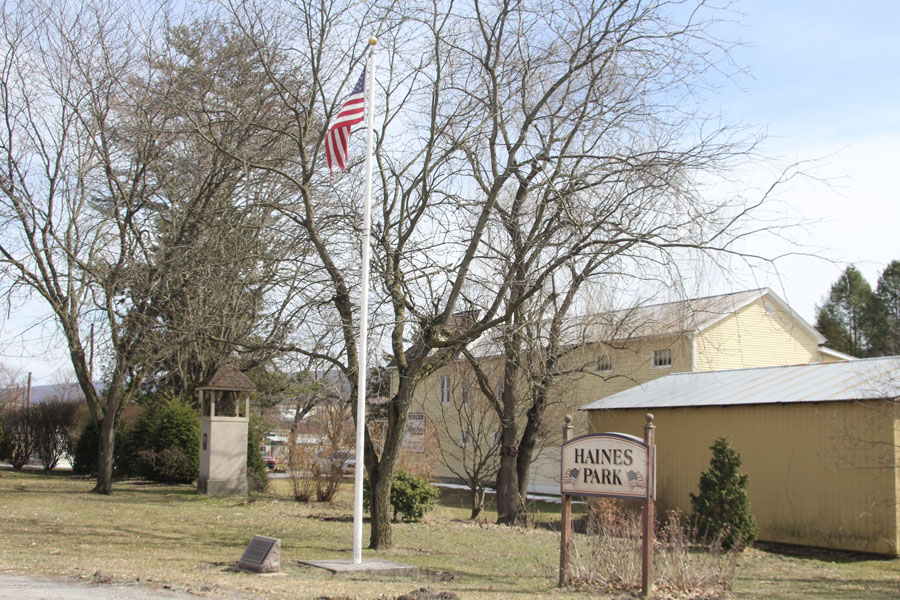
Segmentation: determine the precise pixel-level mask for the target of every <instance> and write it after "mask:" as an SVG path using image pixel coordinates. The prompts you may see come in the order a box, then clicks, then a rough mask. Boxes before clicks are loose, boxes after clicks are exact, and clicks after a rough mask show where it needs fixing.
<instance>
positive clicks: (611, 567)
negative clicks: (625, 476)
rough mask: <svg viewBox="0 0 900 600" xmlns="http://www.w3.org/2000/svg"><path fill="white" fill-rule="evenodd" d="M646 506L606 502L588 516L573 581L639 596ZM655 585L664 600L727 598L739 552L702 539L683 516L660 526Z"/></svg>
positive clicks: (578, 545)
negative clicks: (643, 512) (686, 523)
mask: <svg viewBox="0 0 900 600" xmlns="http://www.w3.org/2000/svg"><path fill="white" fill-rule="evenodd" d="M640 508H641V503H639V502H633V501H623V500H619V499H615V500H614V499H601V500H600V502H597V503H594V504H592V505H591V506H590V507H589V509H588V515H587V516H586V517H585V521H586V523H585V525H586V529H587V535H585V536H575V537H574V541H573V544H574V551H573V552H572V563H571V581H572V583H574V584H576V585H587V586H591V587H594V588H596V589H597V590H598V591H599V592H601V593H604V594H614V593H618V592H622V591H627V592H632V593H636V592H637V591H638V590H639V589H640V581H641V544H642V540H641V536H642V529H643V528H642V526H641V513H640ZM655 529H656V542H655V544H654V546H653V548H654V549H653V564H654V582H653V583H654V585H655V586H656V588H657V589H659V590H665V592H667V593H666V594H665V597H667V598H669V597H689V598H705V599H708V600H713V599H719V598H728V597H730V591H731V588H732V584H733V582H734V578H735V573H736V566H737V553H736V552H733V551H732V552H726V551H723V549H722V546H721V544H720V543H719V541H718V540H712V541H711V542H707V541H704V540H697V539H696V538H694V537H693V536H692V532H690V531H689V530H688V529H686V528H685V527H684V526H683V525H682V523H681V519H680V514H679V513H678V512H675V511H672V512H669V513H667V514H666V518H665V522H664V523H662V524H658V525H657V526H656V528H655Z"/></svg>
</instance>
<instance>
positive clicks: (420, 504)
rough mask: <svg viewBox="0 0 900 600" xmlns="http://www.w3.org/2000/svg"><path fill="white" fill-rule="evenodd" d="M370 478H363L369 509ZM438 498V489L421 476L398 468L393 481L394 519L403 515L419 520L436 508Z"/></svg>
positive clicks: (409, 518) (392, 502)
mask: <svg viewBox="0 0 900 600" xmlns="http://www.w3.org/2000/svg"><path fill="white" fill-rule="evenodd" d="M370 495H371V492H370V490H369V478H368V477H366V478H365V479H364V480H363V501H364V504H365V507H366V510H368V509H369V498H370ZM437 499H438V489H437V488H436V487H435V486H433V485H432V484H430V483H429V482H428V481H426V480H425V479H423V478H421V477H417V476H415V475H413V474H411V473H408V472H406V471H404V470H403V469H397V471H396V472H395V473H394V480H393V481H392V482H391V507H392V508H393V509H394V517H393V518H394V521H396V520H397V515H398V514H399V515H402V516H403V520H404V521H419V520H421V519H422V517H424V516H425V513H426V512H428V511H430V510H431V509H432V508H434V506H435V504H436V503H437Z"/></svg>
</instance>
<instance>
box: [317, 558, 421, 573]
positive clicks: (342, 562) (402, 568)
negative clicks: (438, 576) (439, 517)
mask: <svg viewBox="0 0 900 600" xmlns="http://www.w3.org/2000/svg"><path fill="white" fill-rule="evenodd" d="M299 562H300V564H301V565H307V566H309V567H318V568H320V569H325V570H326V571H330V572H332V573H336V574H341V573H353V574H359V573H373V574H376V575H401V576H407V577H418V576H419V567H415V566H413V565H405V564H403V563H395V562H390V561H387V560H378V559H375V558H369V559H365V558H364V559H363V561H362V563H360V564H355V563H354V562H353V560H352V559H332V560H301V561H299Z"/></svg>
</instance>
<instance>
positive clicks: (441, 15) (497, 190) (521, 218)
mask: <svg viewBox="0 0 900 600" xmlns="http://www.w3.org/2000/svg"><path fill="white" fill-rule="evenodd" d="M223 4H224V5H225V9H226V12H228V13H230V18H231V19H232V24H233V26H234V27H236V28H238V29H240V31H241V32H242V33H243V35H245V36H246V37H247V39H248V40H249V41H250V43H251V44H252V46H253V47H254V49H255V50H254V51H255V53H256V56H257V58H258V60H259V61H260V62H261V63H262V64H264V65H265V66H264V69H265V73H266V75H267V77H268V78H269V84H268V85H270V86H271V87H272V88H274V89H275V90H277V92H278V94H279V96H280V100H281V102H282V103H283V106H284V110H285V111H288V112H290V113H291V115H292V120H291V122H290V123H289V124H284V125H283V126H282V129H281V130H280V131H279V133H280V135H281V139H282V140H283V143H284V144H285V145H286V146H287V145H291V147H292V148H293V150H292V157H291V158H290V160H288V161H284V162H281V163H277V164H276V163H273V162H272V161H269V160H267V157H265V156H259V155H252V154H248V153H246V152H242V151H241V149H240V148H235V147H234V145H233V144H231V143H229V141H228V140H227V139H223V138H222V136H220V135H219V134H218V133H217V132H216V131H215V130H213V129H212V128H210V127H209V126H208V124H207V123H206V121H205V120H198V121H197V122H196V123H195V125H196V126H197V130H198V131H199V132H200V134H202V135H203V136H204V137H205V139H206V140H207V141H208V142H209V143H210V144H212V145H214V146H215V147H216V148H218V149H220V150H222V151H225V152H229V153H230V154H231V155H232V156H234V157H235V158H237V159H240V160H241V162H242V163H243V164H245V165H246V166H247V168H249V169H250V170H253V171H257V172H263V173H267V174H270V175H274V176H275V177H277V178H279V179H280V180H281V181H282V183H283V185H284V189H285V190H286V192H285V196H284V197H283V199H282V200H281V201H280V202H279V203H278V205H277V209H278V210H279V211H281V213H282V214H283V215H284V216H285V217H286V218H288V219H290V220H292V221H293V222H294V223H295V225H296V227H297V228H298V229H299V230H301V231H302V232H303V235H304V236H305V237H306V238H307V239H308V240H309V241H310V244H311V247H312V249H313V251H314V260H312V259H311V260H310V261H309V264H308V265H307V266H308V268H309V270H308V274H307V277H308V281H309V282H310V284H309V286H308V288H307V298H308V299H309V300H311V301H310V302H308V303H307V304H305V305H304V309H303V310H304V311H305V312H304V313H303V314H304V317H305V318H304V319H303V324H302V326H301V327H300V328H298V330H297V331H295V332H294V333H295V336H296V337H295V340H294V341H293V343H285V344H284V345H283V346H282V349H292V350H295V351H298V352H301V353H306V354H308V355H310V356H314V357H316V358H321V359H323V360H328V361H330V362H331V363H332V364H333V365H334V366H335V367H336V368H338V369H340V370H341V371H342V372H343V373H344V375H345V376H346V377H347V379H348V380H349V381H352V382H353V386H354V387H355V382H356V369H357V366H356V365H357V356H358V349H357V343H356V327H355V323H354V316H355V314H356V312H355V311H356V308H355V303H354V301H353V299H354V297H355V295H356V294H357V293H358V288H357V286H358V279H357V276H356V273H357V266H358V256H359V254H358V247H359V246H358V243H359V238H358V229H357V224H358V223H359V216H360V214H361V203H360V200H359V196H358V194H357V193H356V190H357V189H358V183H359V177H358V175H359V173H358V172H359V169H358V165H359V162H358V161H357V162H353V161H351V166H350V169H349V171H348V173H347V174H345V175H344V176H338V177H336V178H335V179H334V180H333V181H330V179H329V176H328V173H327V172H326V169H325V168H324V157H323V156H322V151H323V140H324V137H325V132H326V124H327V123H328V121H329V119H330V118H331V116H332V115H333V114H334V111H335V110H336V108H337V107H339V106H340V102H341V98H342V96H343V95H344V94H346V93H347V92H348V88H349V85H352V83H353V81H355V79H356V77H357V73H358V72H359V70H360V69H361V67H362V59H363V52H364V48H365V41H366V38H367V37H368V36H369V35H370V34H372V33H374V34H375V35H377V36H378V37H379V48H381V49H382V50H381V53H380V57H381V58H380V66H379V73H380V74H383V75H379V79H378V84H377V85H378V97H379V98H380V100H379V101H378V102H379V104H378V107H376V110H377V111H378V125H377V132H376V156H377V163H378V178H379V181H378V182H377V186H376V200H375V202H376V206H375V207H374V214H375V224H374V238H375V241H374V250H375V252H374V255H375V258H374V261H375V270H376V280H377V290H376V291H377V292H378V294H379V300H378V302H379V304H378V309H377V310H376V317H375V318H376V320H377V321H378V322H377V323H376V325H379V327H380V328H379V327H376V331H380V332H384V335H385V336H386V337H387V339H388V340H389V342H388V343H389V346H390V354H391V362H392V364H393V366H394V367H395V368H396V375H397V376H398V385H397V388H396V391H395V392H394V395H393V397H392V398H391V400H390V402H389V404H388V405H387V409H386V412H387V422H388V423H387V434H386V438H385V444H384V449H383V451H382V452H381V453H380V454H378V453H376V452H374V447H373V445H372V443H371V440H368V441H367V452H366V469H367V472H368V475H369V478H370V481H371V482H372V486H373V487H372V489H373V495H372V498H373V502H372V524H373V525H372V535H371V540H370V544H371V546H372V547H373V548H385V547H389V546H390V545H391V543H392V542H391V534H390V504H389V498H390V486H391V479H392V476H393V472H394V469H395V467H396V464H397V459H398V456H399V453H400V450H401V448H402V440H403V434H404V432H405V429H406V422H407V418H408V411H409V407H410V404H411V402H412V399H413V395H414V393H415V390H416V387H417V386H418V384H419V382H421V381H422V380H423V379H424V378H426V377H428V376H429V375H430V374H432V373H434V372H435V371H436V370H438V369H439V368H441V367H442V366H444V365H445V364H447V363H448V362H449V361H450V360H452V359H454V358H455V357H456V356H458V354H459V353H460V352H461V351H462V349H463V348H464V347H465V346H466V345H467V344H468V343H469V342H471V341H472V340H475V339H477V338H478V337H479V336H480V335H482V334H483V333H484V332H486V331H488V330H490V329H492V328H494V327H496V326H498V325H501V324H508V325H509V326H510V329H509V330H508V332H507V333H508V335H506V336H504V339H505V340H508V341H507V342H505V343H506V344H507V348H505V351H504V354H505V355H509V356H516V355H520V354H522V352H523V351H522V347H523V344H524V343H525V341H524V337H525V335H526V330H525V329H524V327H525V325H526V322H527V320H529V319H533V318H534V316H533V314H532V313H529V312H528V310H527V308H528V307H529V306H533V305H534V304H535V303H537V304H540V303H541V302H543V301H544V300H543V299H545V298H547V297H549V296H550V295H551V294H549V293H546V292H545V290H548V289H552V286H551V285H550V282H551V281H552V280H553V279H554V275H555V274H556V273H557V272H559V271H566V272H569V270H570V269H573V271H572V272H573V273H574V274H575V275H573V278H577V277H581V278H585V279H587V278H589V277H593V278H597V277H599V276H600V275H601V274H604V273H608V272H609V271H611V270H613V271H615V272H616V273H619V272H621V269H622V268H630V267H632V266H634V265H644V264H646V263H653V264H672V263H673V262H675V261H677V259H678V257H679V253H680V252H682V249H684V248H701V249H709V250H713V249H717V250H720V251H723V252H729V251H731V246H730V244H731V242H732V241H733V239H734V238H735V237H736V236H740V235H742V234H743V233H746V232H747V231H746V230H742V229H741V227H742V225H743V223H744V220H745V219H747V218H749V216H750V215H752V213H753V210H754V209H755V208H756V207H757V205H756V204H754V203H750V204H745V203H744V202H743V201H741V200H740V199H737V200H735V201H734V202H732V199H725V200H723V199H721V198H719V197H707V196H705V195H703V194H701V190H700V186H699V181H700V174H702V173H706V174H708V173H714V172H716V170H717V169H721V168H723V167H726V166H728V165H729V162H730V161H732V160H734V159H736V158H739V157H742V156H744V154H745V153H746V152H747V151H749V149H750V145H749V144H746V145H745V144H742V142H743V141H744V140H743V139H740V138H736V137H735V136H733V135H732V133H733V132H730V131H728V130H727V129H723V128H721V127H720V126H718V125H717V124H716V121H715V120H713V119H705V118H703V115H702V113H701V112H700V109H699V107H700V101H699V100H698V99H697V98H696V97H694V96H692V92H693V91H694V90H695V89H698V88H697V87H696V86H697V84H698V82H701V83H702V76H703V73H704V72H705V71H706V70H708V69H711V68H715V67H716V63H715V61H716V60H717V59H719V58H721V59H725V58H726V56H727V55H726V51H727V48H723V47H722V45H721V44H720V43H719V42H718V40H715V39H714V38H712V37H711V36H709V35H708V34H707V31H706V26H707V25H708V24H709V21H707V20H704V19H705V18H706V17H707V16H708V13H707V12H706V11H705V10H704V6H703V5H702V3H700V5H699V6H693V4H692V5H691V7H690V8H696V9H697V10H683V9H685V8H686V7H684V6H682V3H678V2H672V3H666V2H663V3H660V2H641V1H625V0H605V1H601V2H597V3H594V4H590V5H588V6H584V5H583V3H578V2H568V3H562V4H559V3H557V4H554V5H553V6H552V7H548V6H546V5H545V4H544V3H540V2H517V3H509V2H503V1H494V2H480V1H473V2H465V3H462V4H460V3H444V2H433V3H424V2H422V3H403V4H402V5H401V4H400V3H397V4H388V5H386V6H382V5H375V6H368V5H365V6H363V5H356V4H346V3H338V2H325V3H312V2H306V1H303V0H297V1H294V2H290V1H285V2H281V3H278V2H274V3H265V4H262V3H260V4H255V3H239V4H238V3H228V2H224V3H223ZM298 32H299V33H298ZM275 49H278V50H279V51H280V52H279V53H277V55H276V53H275V52H274V50H275ZM229 117H230V115H229ZM234 118H237V117H234ZM257 126H258V127H260V128H268V129H271V125H270V124H268V123H257ZM356 156H359V154H357V155H356ZM622 257H626V258H627V259H628V261H624V262H623V260H622ZM590 265H593V266H590ZM589 266H590V268H589ZM566 295H567V291H566V290H562V289H559V290H558V295H557V296H556V297H558V298H559V299H560V302H562V299H563V298H565V297H566ZM560 306H562V305H560ZM460 311H463V312H464V313H466V315H467V316H462V317H461V316H460V315H458V314H457V313H459V312H460ZM329 336H332V339H334V340H335V342H334V346H333V347H334V348H335V350H332V351H325V352H323V351H321V348H322V347H325V346H326V345H323V344H317V345H315V347H314V349H311V348H312V346H311V345H309V344H307V343H305V342H304V340H309V339H315V340H322V339H325V338H326V337H329ZM515 364H516V361H507V363H506V365H507V366H506V367H505V368H506V369H509V373H505V374H504V379H505V380H508V381H514V380H516V379H517V375H516V373H515ZM549 371H550V372H553V369H550V370H549ZM514 387H515V386H507V387H505V388H504V396H506V397H505V398H504V399H503V400H502V401H501V407H502V412H503V415H502V417H501V420H503V422H504V423H506V422H509V421H510V420H511V416H510V415H509V414H507V413H508V412H515V408H514V407H515V406H517V404H516V401H515V398H514V397H513V396H512V395H513V393H514ZM539 396H540V393H538V394H537V395H536V397H539ZM352 397H353V398H354V399H355V397H356V395H355V393H353V394H352ZM538 404H540V401H538ZM518 444H519V440H518V439H517V436H514V435H513V434H512V432H511V431H507V432H504V435H503V439H502V442H501V460H502V461H503V465H504V467H503V469H504V472H512V471H514V470H515V469H516V462H517V459H516V457H517V455H518V449H517V446H518ZM510 470H512V471H510ZM504 481H506V482H508V483H506V484H504V489H503V490H501V502H502V503H504V506H503V510H502V513H503V514H504V515H506V516H505V517H504V519H506V518H515V515H517V514H518V513H517V510H516V509H515V507H514V506H511V507H508V506H507V504H510V505H514V504H515V501H516V500H515V498H516V496H517V494H518V487H519V484H518V481H517V479H516V477H515V476H510V477H507V478H506V479H504Z"/></svg>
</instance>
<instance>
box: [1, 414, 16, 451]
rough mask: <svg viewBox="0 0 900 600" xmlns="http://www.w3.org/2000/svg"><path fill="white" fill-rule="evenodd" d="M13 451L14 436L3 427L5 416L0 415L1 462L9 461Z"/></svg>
mask: <svg viewBox="0 0 900 600" xmlns="http://www.w3.org/2000/svg"><path fill="white" fill-rule="evenodd" d="M12 450H13V444H12V436H11V435H10V433H9V432H8V431H6V429H5V428H4V427H3V415H2V414H0V460H6V459H8V458H9V456H10V454H12Z"/></svg>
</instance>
